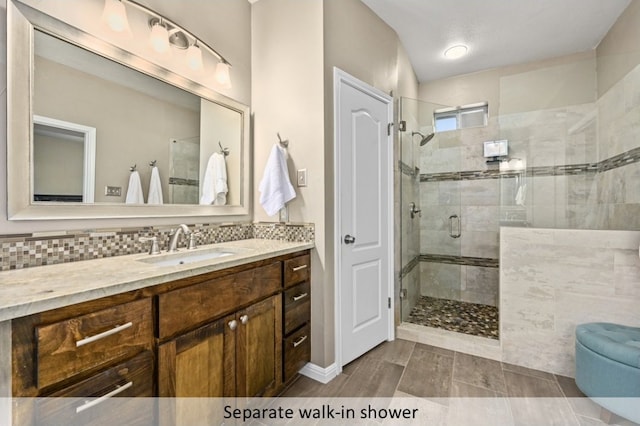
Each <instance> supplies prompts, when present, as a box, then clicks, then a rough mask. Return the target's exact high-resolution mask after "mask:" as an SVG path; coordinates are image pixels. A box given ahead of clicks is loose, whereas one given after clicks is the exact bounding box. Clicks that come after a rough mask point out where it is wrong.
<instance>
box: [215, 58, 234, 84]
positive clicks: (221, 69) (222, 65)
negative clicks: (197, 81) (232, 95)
mask: <svg viewBox="0 0 640 426" xmlns="http://www.w3.org/2000/svg"><path fill="white" fill-rule="evenodd" d="M216 81H217V82H218V83H220V85H222V86H224V87H228V88H231V76H230V75H229V64H227V63H226V62H219V63H218V65H217V66H216Z"/></svg>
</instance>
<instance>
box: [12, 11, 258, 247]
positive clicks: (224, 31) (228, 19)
mask: <svg viewBox="0 0 640 426" xmlns="http://www.w3.org/2000/svg"><path fill="white" fill-rule="evenodd" d="M71 2H73V3H71ZM25 3H27V4H30V5H32V6H36V7H41V8H46V9H47V10H48V11H49V12H51V13H57V14H60V13H62V12H64V13H66V14H71V16H70V19H73V20H75V21H76V22H78V23H82V25H92V26H93V27H92V28H93V29H99V28H98V27H96V25H100V23H99V21H96V22H94V21H91V20H87V19H86V16H89V15H87V13H85V8H87V7H94V9H95V7H98V8H100V7H101V6H99V4H100V2H85V1H82V0H50V1H47V2H41V1H36V0H26V1H25ZM141 3H143V4H144V5H146V6H149V7H150V8H152V9H155V10H156V11H158V12H159V13H162V14H165V15H166V16H168V17H170V18H171V19H173V20H175V21H176V22H178V23H180V24H181V25H184V26H185V27H187V28H188V29H189V30H190V31H192V32H193V33H194V34H196V35H198V37H201V38H202V39H203V40H205V41H206V42H207V43H209V44H210V45H211V46H213V47H214V48H216V49H217V50H219V51H220V52H221V53H222V54H223V55H224V56H225V57H226V58H227V59H228V60H229V62H231V64H232V65H233V66H232V68H231V78H232V80H233V87H232V88H231V89H222V88H218V87H215V86H212V87H214V89H217V90H218V91H220V92H221V93H223V94H225V95H227V96H229V97H230V98H233V99H236V100H238V101H240V102H242V103H245V104H248V105H250V104H251V5H250V4H249V3H248V2H246V1H228V0H210V1H206V2H203V1H199V0H185V1H181V2H175V1H172V0H142V1H141ZM0 5H2V11H1V12H2V16H1V22H6V18H5V16H4V15H5V13H6V8H5V6H6V0H1V3H0ZM92 5H93V6H92ZM96 5H98V6H96ZM93 13H100V11H99V10H98V11H97V12H96V11H95V10H94V11H93ZM1 27H2V30H1V31H0V52H3V54H2V55H0V62H2V66H0V164H6V108H7V97H6V71H7V70H6V64H5V63H4V61H5V58H6V55H5V54H4V52H5V51H6V31H5V28H4V25H2V26H1ZM89 29H91V28H89ZM129 43H132V41H129ZM141 43H145V44H146V41H144V42H141ZM204 74H205V75H207V73H204ZM208 75H210V74H208ZM145 159H146V157H145ZM147 161H148V160H147ZM6 185H7V184H6V174H5V173H0V234H9V233H21V232H36V231H56V230H65V229H72V230H77V229H96V228H109V227H125V226H153V225H162V224H175V223H180V222H185V221H186V222H193V219H188V218H180V217H174V218H152V219H151V218H149V219H95V220H65V221H29V222H10V221H8V220H7V217H6V211H7V206H6V200H7V195H6V191H7V188H6ZM246 219H247V217H246V216H239V217H228V216H227V217H215V216H214V217H208V218H206V219H204V218H203V219H198V220H199V221H203V220H205V221H206V222H209V223H215V222H222V221H230V220H246Z"/></svg>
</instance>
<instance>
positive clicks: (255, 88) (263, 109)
mask: <svg viewBox="0 0 640 426" xmlns="http://www.w3.org/2000/svg"><path fill="white" fill-rule="evenodd" d="M322 21H323V10H322V1H321V0H305V1H299V0H261V1H259V2H257V3H255V4H254V5H253V7H252V24H253V29H252V31H253V34H252V42H253V43H252V49H253V53H252V64H253V67H254V73H253V77H252V94H251V97H252V100H253V104H252V111H253V134H254V149H253V154H254V168H253V170H254V218H255V220H258V221H277V220H278V217H277V216H274V217H269V216H267V215H266V213H265V212H264V209H263V208H262V206H261V205H260V203H259V196H260V193H259V192H258V185H259V183H260V181H261V179H262V176H263V174H264V168H265V164H266V161H267V158H268V156H269V153H270V152H271V149H272V147H273V145H274V143H276V142H277V141H278V138H277V133H280V135H281V136H282V138H283V139H288V140H289V148H288V152H289V160H288V168H289V176H290V178H291V181H292V183H293V184H294V188H295V190H296V193H297V196H296V198H295V199H294V200H293V201H292V202H290V203H289V207H288V208H289V218H290V220H291V221H292V222H312V223H315V226H316V228H315V230H316V249H315V250H313V252H312V253H313V257H312V261H311V264H312V277H311V283H312V290H311V291H312V295H313V299H312V300H313V305H312V309H311V315H312V323H311V324H312V330H311V339H312V340H311V347H312V355H311V360H312V362H314V363H316V364H319V365H327V357H328V356H329V355H330V356H331V357H332V352H331V353H330V354H329V355H328V352H330V351H329V350H327V348H326V345H327V344H328V342H330V341H331V340H332V336H333V329H332V327H333V323H332V322H331V321H329V322H328V321H327V319H326V312H325V310H326V309H325V308H326V305H327V304H330V303H331V301H332V299H329V300H327V295H326V293H327V291H328V290H329V289H330V288H331V286H332V282H331V281H329V280H328V276H327V275H326V267H327V266H326V263H327V261H328V259H327V253H326V248H325V247H326V243H327V242H326V240H325V237H324V236H325V229H326V223H325V210H324V205H325V198H326V192H327V189H326V188H325V185H324V162H325V154H324V127H323V126H324V125H323V108H324V104H323V102H324V101H323V90H324V88H323V80H322V78H323V74H322V72H323V57H322V37H323V32H322ZM296 169H307V186H306V187H303V188H298V187H297V185H295V170H296ZM328 361H329V363H330V362H331V358H329V360H328Z"/></svg>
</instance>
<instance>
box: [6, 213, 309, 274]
mask: <svg viewBox="0 0 640 426" xmlns="http://www.w3.org/2000/svg"><path fill="white" fill-rule="evenodd" d="M189 227H190V228H191V229H192V230H193V231H195V232H198V233H199V234H200V235H199V236H198V237H197V240H196V241H197V244H198V245H205V244H213V243H223V242H227V241H237V240H245V239H249V238H264V239H277V240H283V241H295V242H311V241H314V239H315V228H314V226H313V224H282V223H274V224H267V223H255V224H254V223H228V224H193V225H189ZM170 233H171V227H170V226H167V227H164V226H163V227H157V228H153V227H144V228H122V229H105V230H92V231H61V232H60V233H55V234H54V233H39V234H38V233H36V234H13V235H0V271H6V270H10V269H22V268H29V267H33V266H42V265H52V264H55V263H66V262H77V261H81V260H90V259H100V258H103V257H112V256H123V255H127V254H136V253H144V252H146V251H147V250H148V245H147V244H142V243H140V241H139V239H140V237H149V236H156V237H157V238H158V243H159V245H160V247H161V248H163V247H166V246H167V245H168V242H169V238H170ZM185 245H186V241H184V240H182V241H181V242H180V246H181V247H183V246H185Z"/></svg>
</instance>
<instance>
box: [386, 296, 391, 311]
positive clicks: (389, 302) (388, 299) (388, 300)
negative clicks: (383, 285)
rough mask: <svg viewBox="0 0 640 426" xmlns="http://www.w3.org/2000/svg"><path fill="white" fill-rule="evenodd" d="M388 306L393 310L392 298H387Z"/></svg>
mask: <svg viewBox="0 0 640 426" xmlns="http://www.w3.org/2000/svg"><path fill="white" fill-rule="evenodd" d="M387 302H388V303H387V304H388V308H389V309H391V298H390V297H387Z"/></svg>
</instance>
